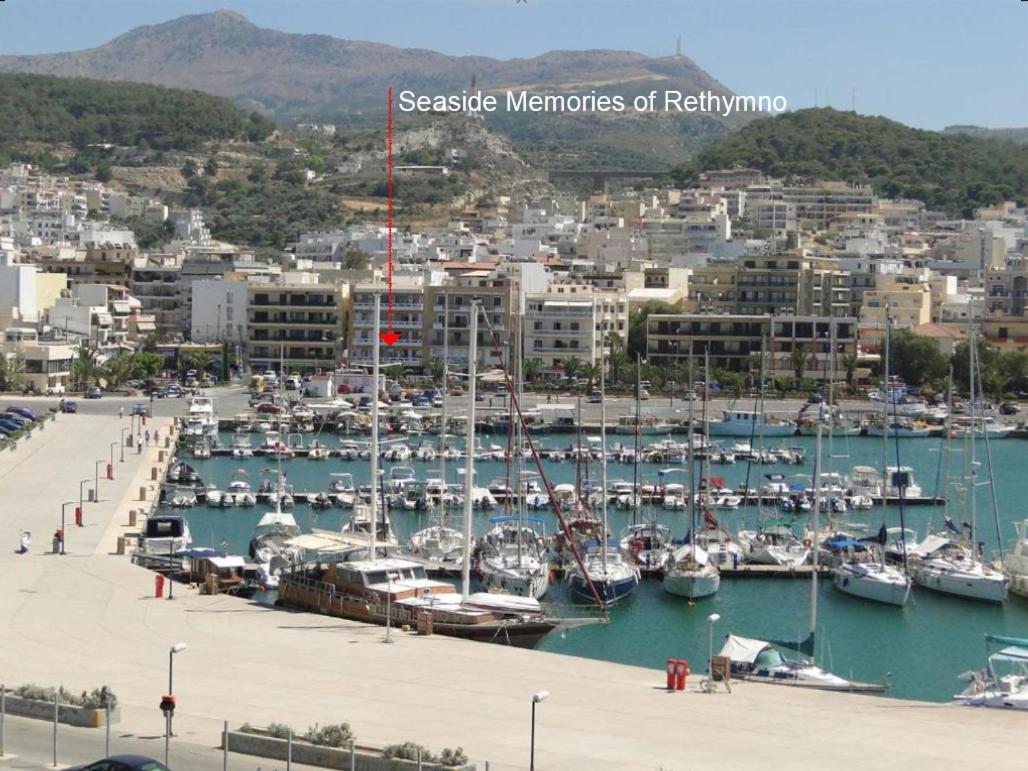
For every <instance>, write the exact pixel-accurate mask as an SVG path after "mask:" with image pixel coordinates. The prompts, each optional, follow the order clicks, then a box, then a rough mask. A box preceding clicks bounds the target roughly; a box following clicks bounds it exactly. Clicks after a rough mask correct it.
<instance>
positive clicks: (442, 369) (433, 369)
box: [428, 356, 446, 385]
mask: <svg viewBox="0 0 1028 771" xmlns="http://www.w3.org/2000/svg"><path fill="white" fill-rule="evenodd" d="M445 374H446V362H444V361H443V360H442V359H440V358H439V357H438V356H435V357H433V358H432V359H431V360H430V361H429V362H428V375H429V377H431V378H432V382H433V383H434V384H435V385H439V384H440V383H442V382H443V375H445Z"/></svg>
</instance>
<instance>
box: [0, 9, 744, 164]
mask: <svg viewBox="0 0 1028 771" xmlns="http://www.w3.org/2000/svg"><path fill="white" fill-rule="evenodd" d="M0 72H29V73H38V74H49V75H64V76H77V77H91V78H100V79H104V80H130V81H140V82H145V83H156V84H159V85H165V86H174V87H176V88H195V89H199V90H202V91H206V92H209V93H213V94H217V95H219V96H225V97H229V98H230V99H232V100H233V101H234V102H235V103H236V104H237V105H240V106H241V107H243V108H245V109H248V110H250V109H256V110H259V111H261V112H263V113H264V114H266V115H268V116H269V117H272V118H274V119H275V120H277V121H280V122H289V121H297V120H306V119H314V120H324V121H334V122H337V123H346V122H350V121H353V120H360V119H361V118H362V117H363V119H364V120H368V119H370V118H373V117H374V116H375V115H378V114H380V113H382V112H383V111H384V109H385V101H386V90H387V89H388V88H389V87H390V86H391V87H392V88H393V89H394V93H395V92H397V91H400V90H403V89H412V90H415V91H417V92H419V93H426V94H430V95H435V94H445V93H459V92H460V91H461V90H462V89H469V88H470V85H471V81H472V78H474V79H475V82H476V84H477V87H478V88H481V89H483V90H486V91H495V90H499V89H505V88H517V89H522V88H524V89H528V90H531V91H537V92H542V91H546V92H551V93H565V94H576V93H588V92H590V91H592V90H595V91H597V92H598V93H608V94H610V93H620V94H622V95H624V96H625V97H626V98H630V97H632V96H634V95H636V94H640V93H645V92H648V91H650V90H651V89H655V88H656V89H659V90H664V89H676V90H679V91H681V92H683V93H686V94H695V93H698V92H700V91H705V90H709V91H711V92H713V93H716V94H721V95H727V94H730V93H731V92H730V91H729V90H728V89H727V88H725V86H723V85H722V84H721V83H719V82H718V81H717V80H715V79H714V78H713V77H711V76H710V75H709V74H707V73H706V72H704V71H703V70H702V69H701V68H700V67H699V66H697V65H696V64H695V63H694V62H693V61H691V60H690V59H688V58H687V57H684V56H674V57H665V58H653V57H649V56H645V55H644V54H640V53H634V52H630V51H609V50H588V51H552V52H549V53H546V54H543V55H541V56H536V57H533V58H529V59H511V60H506V61H501V60H498V59H492V58H488V57H481V56H459V57H455V56H447V55H445V54H441V53H437V52H435V51H428V50H421V49H406V48H396V47H394V46H389V45H384V44H381V43H371V42H364V41H354V40H341V39H338V38H333V37H330V36H327V35H307V34H291V33H284V32H279V31H276V30H271V29H262V28H260V27H257V26H256V25H254V24H252V23H251V22H250V21H248V20H247V19H246V18H245V17H244V16H242V15H240V14H238V13H235V12H233V11H216V12H214V13H209V14H200V15H193V16H183V17H180V18H177V19H174V20H172V21H168V22H165V23H163V24H157V25H153V26H144V27H139V28H136V29H134V30H132V31H130V32H127V33H126V34H124V35H121V36H119V37H117V38H115V39H113V40H111V41H110V42H109V43H106V44H104V45H102V46H99V47H97V48H92V49H88V50H84V51H76V52H71V53H58V54H41V55H31V56H11V55H6V56H0ZM500 119H501V120H502V122H503V129H504V130H505V131H506V132H507V133H508V134H509V135H510V136H511V137H512V138H513V139H514V140H515V141H522V142H524V143H526V144H529V143H533V142H537V141H538V136H539V135H540V134H542V135H544V136H546V137H547V138H549V137H555V139H554V141H556V142H557V144H558V147H557V150H558V152H557V153H556V157H559V155H560V153H559V151H560V149H561V148H560V147H559V145H560V144H561V139H560V137H561V135H562V131H561V130H560V127H561V126H562V125H564V124H567V126H568V128H569V129H572V131H571V133H572V135H573V136H578V137H581V138H585V139H588V140H589V142H590V143H592V144H593V145H597V147H596V148H593V151H591V155H590V157H589V158H587V159H586V160H585V161H584V163H585V165H588V164H589V163H602V164H605V165H610V163H611V159H610V158H607V157H605V155H604V152H602V150H603V149H604V148H606V150H607V151H611V150H613V151H614V152H615V155H617V154H618V153H627V155H628V156H630V160H631V162H633V163H635V164H636V165H647V164H648V165H649V166H653V165H654V164H659V165H660V166H661V167H663V166H666V165H670V163H671V162H673V161H677V160H680V159H681V157H682V156H683V154H685V153H688V152H691V151H692V150H693V149H694V148H695V146H696V145H697V144H698V142H699V141H701V140H702V139H703V138H705V137H707V136H709V135H711V134H715V133H718V132H720V131H724V130H725V129H726V127H731V126H734V125H739V123H738V122H736V121H733V122H725V121H723V120H721V119H719V118H710V117H707V116H691V115H685V116H681V117H677V116H675V117H671V116H637V115H632V116H604V117H593V116H588V117H587V118H586V119H585V120H583V119H582V116H580V115H579V116H564V115H545V116H539V115H530V116H525V117H524V118H523V119H522V118H521V116H502V117H501V118H500ZM583 124H584V125H583ZM626 127H629V129H630V130H628V131H627V133H628V134H633V135H635V138H634V140H629V141H626V140H625V134H626ZM640 132H641V135H640ZM647 134H649V137H647ZM604 135H609V136H610V142H609V143H608V144H605V142H604ZM608 145H609V146H608ZM651 147H652V151H646V148H651ZM640 148H642V151H641V152H640ZM528 149H529V150H536V149H537V148H533V147H529V148H528ZM587 149H588V148H587ZM629 150H631V152H628V151H629ZM581 152H582V148H577V154H578V155H580V154H581ZM640 156H641V157H640ZM574 162H575V163H579V164H581V163H582V158H581V157H577V156H576V158H575V159H574Z"/></svg>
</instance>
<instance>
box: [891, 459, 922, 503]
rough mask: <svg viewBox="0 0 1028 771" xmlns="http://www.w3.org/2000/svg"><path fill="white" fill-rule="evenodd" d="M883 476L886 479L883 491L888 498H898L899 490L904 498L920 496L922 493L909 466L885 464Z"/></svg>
mask: <svg viewBox="0 0 1028 771" xmlns="http://www.w3.org/2000/svg"><path fill="white" fill-rule="evenodd" d="M885 478H886V480H888V484H887V485H886V488H885V492H886V495H887V496H888V497H890V498H899V497H900V493H901V492H902V494H903V497H904V498H920V497H922V495H923V494H924V492H923V491H922V490H921V485H919V484H918V483H917V482H916V481H915V480H914V470H913V469H912V468H911V467H910V466H899V467H897V466H886V467H885Z"/></svg>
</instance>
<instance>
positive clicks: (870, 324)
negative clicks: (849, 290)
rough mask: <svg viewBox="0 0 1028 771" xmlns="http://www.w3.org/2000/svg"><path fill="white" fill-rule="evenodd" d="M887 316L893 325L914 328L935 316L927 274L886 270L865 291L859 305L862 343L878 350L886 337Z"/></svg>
mask: <svg viewBox="0 0 1028 771" xmlns="http://www.w3.org/2000/svg"><path fill="white" fill-rule="evenodd" d="M886 316H891V317H892V328H893V329H912V328H913V327H919V326H921V325H922V324H928V323H929V322H931V320H932V286H931V284H930V283H929V282H928V279H927V276H926V275H921V274H917V275H911V274H907V273H883V274H879V275H878V276H876V277H875V288H874V289H869V290H867V291H866V292H864V300H863V303H862V304H861V306H860V344H861V347H862V348H863V349H864V350H865V351H869V350H877V349H878V348H879V346H880V345H881V343H882V340H883V339H884V337H885V320H886Z"/></svg>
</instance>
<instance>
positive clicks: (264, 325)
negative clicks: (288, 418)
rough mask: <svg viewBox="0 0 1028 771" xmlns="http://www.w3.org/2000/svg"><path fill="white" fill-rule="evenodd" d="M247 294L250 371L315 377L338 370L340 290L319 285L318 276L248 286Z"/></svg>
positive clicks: (293, 276)
mask: <svg viewBox="0 0 1028 771" xmlns="http://www.w3.org/2000/svg"><path fill="white" fill-rule="evenodd" d="M247 294H248V297H247V304H248V309H247V329H246V335H247V337H246V352H247V358H248V360H249V363H250V369H251V370H253V371H255V372H258V371H263V370H266V369H271V370H274V371H276V372H278V371H279V369H280V367H281V369H282V370H283V371H285V372H294V371H295V372H301V373H313V372H316V371H317V370H324V369H332V368H334V367H335V366H336V363H337V362H338V361H339V355H340V352H341V345H342V341H341V339H340V338H341V337H342V334H343V314H344V307H343V294H342V290H341V289H340V288H339V287H337V286H335V285H333V284H322V283H318V278H317V274H309V273H303V274H285V275H283V277H282V278H281V280H280V281H279V282H278V283H256V282H255V283H252V284H250V285H249V286H248V287H247ZM280 361H281V364H280Z"/></svg>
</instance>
